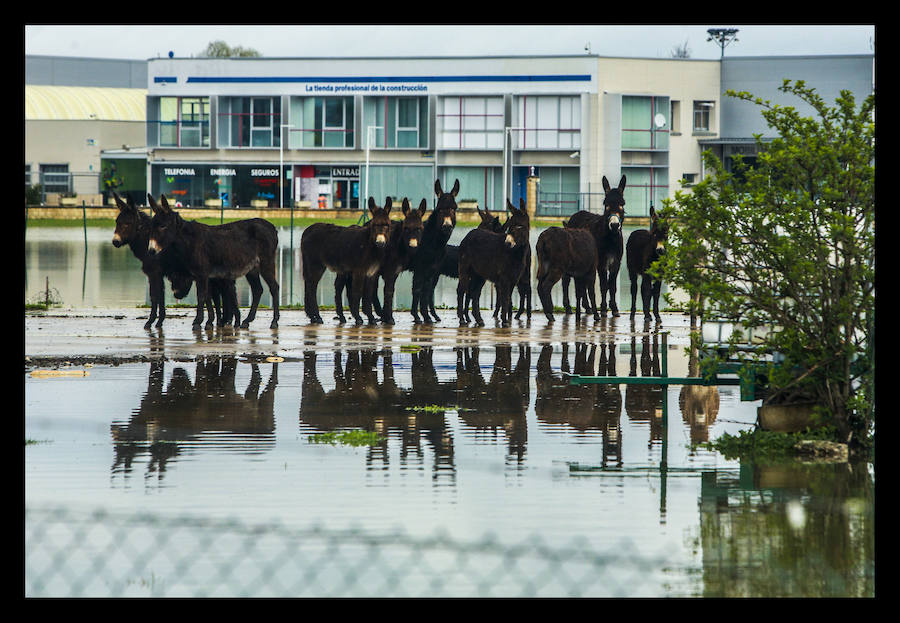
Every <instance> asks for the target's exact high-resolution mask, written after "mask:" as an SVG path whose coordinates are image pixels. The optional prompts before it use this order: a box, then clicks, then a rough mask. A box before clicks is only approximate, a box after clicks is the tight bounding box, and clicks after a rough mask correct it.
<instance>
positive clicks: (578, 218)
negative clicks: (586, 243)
mask: <svg viewBox="0 0 900 623" xmlns="http://www.w3.org/2000/svg"><path fill="white" fill-rule="evenodd" d="M625 183H626V180H625V176H624V175H623V176H622V179H621V180H619V185H618V186H617V187H616V188H612V187H610V184H609V180H607V179H606V176H605V175H604V176H603V191H604V192H605V193H606V195H605V197H604V198H603V214H594V213H592V212H588V211H586V210H580V211H579V212H576V213H575V214H573V215H572V217H571V218H570V219H569V221H568V222H567V223H566V225H565V227H568V228H585V227H587V228H591V224H592V223H595V222H598V221H599V222H602V223H603V224H604V225H605V227H601V228H593V229H592V230H593V231H594V238H595V243H596V245H597V276H598V277H599V280H600V315H601V316H605V315H606V309H607V307H606V299H607V296H608V297H609V310H610V312H611V314H612V316H613V317H615V318H618V317H619V306H618V304H617V303H616V290H617V286H618V281H619V268H620V267H621V265H622V255H623V251H624V244H623V243H624V241H623V237H622V228H623V227H624V226H625V196H624V193H625ZM562 289H563V307H565V309H566V313H567V314H569V313H571V308H570V306H569V278H568V277H565V276H564V277H563V284H562ZM585 303H586V301H585ZM577 304H578V301H577V299H576V306H577Z"/></svg>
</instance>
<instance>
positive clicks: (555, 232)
mask: <svg viewBox="0 0 900 623" xmlns="http://www.w3.org/2000/svg"><path fill="white" fill-rule="evenodd" d="M603 227H604V225H603V223H602V222H601V221H596V220H595V221H594V222H593V223H592V224H591V229H582V228H565V227H548V228H547V229H545V230H544V231H542V232H541V235H540V236H538V240H537V244H536V245H535V253H536V254H537V263H538V268H537V281H538V283H537V291H538V298H539V299H540V301H541V305H542V306H543V308H544V315H545V316H546V317H547V320H548V321H550V322H553V320H554V318H553V301H552V299H551V296H550V290H551V288H553V285H554V284H555V283H556V282H557V281H559V280H560V279H561V278H563V277H571V278H574V279H575V293H576V297H575V319H576V321H577V320H581V301H582V298H584V299H587V300H589V309H588V311H589V312H591V313H593V314H594V320H599V319H600V315H599V314H598V313H597V302H596V300H595V293H594V279H595V275H596V274H597V245H596V243H595V234H594V231H593V230H596V229H602V228H603Z"/></svg>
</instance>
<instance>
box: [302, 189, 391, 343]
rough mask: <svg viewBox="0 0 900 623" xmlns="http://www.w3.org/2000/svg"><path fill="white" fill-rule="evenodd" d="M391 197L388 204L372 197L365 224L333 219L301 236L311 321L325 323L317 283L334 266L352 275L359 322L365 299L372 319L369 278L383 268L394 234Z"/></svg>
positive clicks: (352, 297) (352, 308)
mask: <svg viewBox="0 0 900 623" xmlns="http://www.w3.org/2000/svg"><path fill="white" fill-rule="evenodd" d="M391 205H392V202H391V198H390V197H387V198H386V199H385V202H384V207H379V206H377V205H375V199H374V198H373V197H369V212H370V213H371V214H372V218H371V219H370V220H369V221H368V222H367V223H366V224H365V225H363V226H359V225H349V226H346V227H345V226H342V225H335V224H333V223H313V224H312V225H310V226H309V227H307V228H306V229H305V230H303V235H302V236H300V257H301V261H302V265H303V282H304V289H305V293H304V297H305V298H304V302H303V305H304V307H305V309H306V315H307V316H308V317H309V320H310V322H312V323H314V324H322V322H323V320H322V316H321V315H320V314H319V303H318V301H317V300H316V287H317V286H318V285H319V280H320V279H321V278H322V275H323V274H324V273H325V270H326V269H330V270H332V271H334V272H336V273H338V274H339V275H342V274H349V275H351V277H350V297H349V298H350V313H351V314H352V315H353V318H354V320H356V324H358V325H360V324H362V323H363V322H362V318H360V316H359V304H360V300H362V302H363V305H364V308H365V309H364V312H365V313H366V315H367V316H368V317H369V319H370V321H371V322H374V317H373V316H372V311H371V301H369V300H368V299H367V298H366V299H363V293H364V290H365V287H366V279H367V278H368V277H374V276H376V275H377V274H378V272H379V271H380V270H381V263H382V262H383V261H384V257H385V253H386V252H387V249H388V246H389V242H390V238H391V218H390V213H391Z"/></svg>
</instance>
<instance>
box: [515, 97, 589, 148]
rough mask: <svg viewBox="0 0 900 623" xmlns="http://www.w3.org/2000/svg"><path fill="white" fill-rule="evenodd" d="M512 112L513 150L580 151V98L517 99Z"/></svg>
mask: <svg viewBox="0 0 900 623" xmlns="http://www.w3.org/2000/svg"><path fill="white" fill-rule="evenodd" d="M513 109H514V110H515V119H513V124H512V125H513V126H514V127H516V128H517V129H516V131H515V132H514V133H513V137H514V138H513V145H514V146H515V148H516V149H580V148H581V97H580V96H555V95H546V96H545V95H540V96H537V95H528V96H521V97H517V98H516V103H515V106H514V108H513Z"/></svg>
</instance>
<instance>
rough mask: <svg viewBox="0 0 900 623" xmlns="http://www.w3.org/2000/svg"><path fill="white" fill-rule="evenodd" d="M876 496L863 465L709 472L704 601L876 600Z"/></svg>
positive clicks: (703, 500) (702, 541) (747, 465)
mask: <svg viewBox="0 0 900 623" xmlns="http://www.w3.org/2000/svg"><path fill="white" fill-rule="evenodd" d="M873 500H874V480H873V478H872V476H871V474H870V473H869V471H868V469H867V466H866V465H865V464H860V463H847V462H844V463H822V462H818V463H801V462H796V461H794V462H790V463H785V464H754V463H752V462H742V463H741V467H740V471H739V473H738V474H734V473H726V474H722V473H717V472H714V471H707V472H704V473H703V474H702V475H701V488H700V528H699V534H700V537H699V540H698V541H699V542H698V545H699V547H700V549H701V554H702V570H703V590H704V595H705V596H715V597H749V596H753V597H787V596H790V597H871V596H873V595H874V594H875V582H874V580H875V569H874V560H875V551H874V545H875V522H874V513H873V510H872V502H873Z"/></svg>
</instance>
